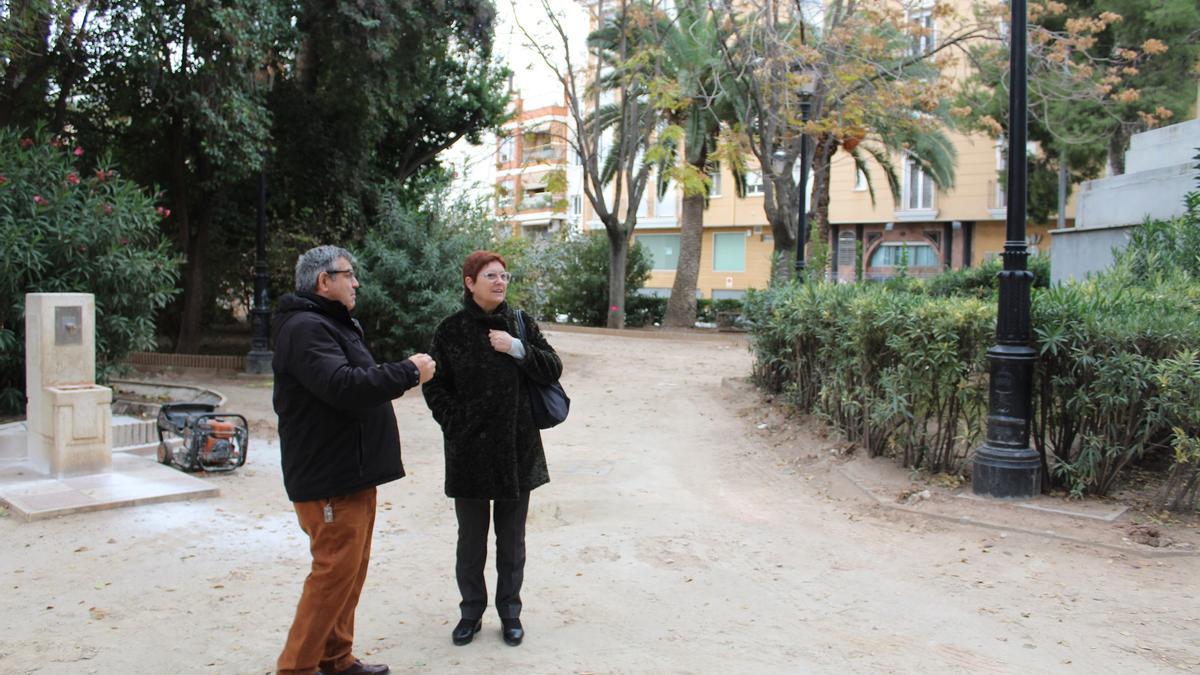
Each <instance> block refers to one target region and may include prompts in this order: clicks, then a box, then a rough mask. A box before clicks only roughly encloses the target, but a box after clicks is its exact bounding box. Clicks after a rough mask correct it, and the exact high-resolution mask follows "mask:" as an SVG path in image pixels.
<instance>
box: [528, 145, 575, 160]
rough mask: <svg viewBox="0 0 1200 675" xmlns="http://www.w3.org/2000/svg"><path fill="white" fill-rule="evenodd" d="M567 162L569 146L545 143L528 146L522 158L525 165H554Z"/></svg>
mask: <svg viewBox="0 0 1200 675" xmlns="http://www.w3.org/2000/svg"><path fill="white" fill-rule="evenodd" d="M565 161H567V146H565V145H555V144H553V143H544V144H542V145H532V146H526V147H525V151H524V154H523V155H522V156H521V162H522V163H523V164H547V163H548V164H553V163H555V162H565Z"/></svg>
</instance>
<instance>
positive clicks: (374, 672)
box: [336, 659, 392, 675]
mask: <svg viewBox="0 0 1200 675" xmlns="http://www.w3.org/2000/svg"><path fill="white" fill-rule="evenodd" d="M390 672H392V671H391V669H390V668H388V667H387V666H385V665H383V664H382V663H363V662H362V661H359V660H358V659H354V663H353V664H351V665H350V667H349V668H347V669H345V670H339V671H338V672H337V674H336V675H386V674H387V673H390Z"/></svg>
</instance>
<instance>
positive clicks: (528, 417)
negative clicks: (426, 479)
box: [423, 298, 562, 499]
mask: <svg viewBox="0 0 1200 675" xmlns="http://www.w3.org/2000/svg"><path fill="white" fill-rule="evenodd" d="M491 329H496V330H504V331H507V332H508V333H510V334H511V335H513V336H514V337H516V336H518V335H519V333H518V331H517V323H516V318H515V317H514V316H513V313H512V310H510V309H509V307H508V304H507V303H501V304H500V306H498V307H497V308H496V309H495V310H494V311H493V312H492V313H490V314H489V313H486V312H484V311H483V309H481V308H480V307H479V305H477V304H475V302H474V301H473V300H471V299H469V298H468V299H465V300H464V301H463V309H461V310H459V311H458V312H455V313H454V314H451V315H450V316H449V317H447V318H446V319H445V320H443V321H442V323H441V324H440V325H438V327H437V331H436V332H435V333H434V335H433V344H432V345H431V346H430V349H429V354H430V356H432V357H433V358H434V359H435V360H436V361H437V373H436V375H434V377H433V379H432V380H430V381H428V382H426V383H425V385H424V387H423V391H424V393H425V403H426V404H428V405H429V409H430V410H431V411H432V412H433V417H434V419H435V420H437V422H438V424H440V425H441V426H442V436H443V438H444V440H445V452H446V496H447V497H454V498H465V499H515V498H517V496H518V495H519V494H520V493H522V492H528V491H530V490H532V489H534V488H536V487H538V486H539V485H543V484H545V483H547V482H549V481H550V474H549V472H548V471H547V469H546V453H545V452H544V451H543V450H542V436H541V432H540V431H539V430H538V428H537V425H536V424H534V423H533V415H532V413H531V411H530V404H529V392H528V391H527V384H528V383H527V381H526V378H530V379H533V380H535V381H537V382H542V383H546V384H549V383H552V382H555V381H557V380H558V378H559V375H561V374H562V361H560V360H559V358H558V355H557V354H555V353H554V348H553V347H551V346H550V343H548V342H546V338H544V337H543V336H542V332H541V331H540V330H539V329H538V326H537V323H535V322H534V321H533V319H532V318H531V317H530V316H529V315H528V314H526V315H525V332H526V336H525V337H526V339H525V341H524V345H525V358H524V359H522V360H520V361H518V360H516V359H514V358H513V357H511V356H509V355H508V354H502V353H500V352H497V351H496V350H495V349H493V348H492V345H491V342H490V341H489V340H488V331H489V330H491Z"/></svg>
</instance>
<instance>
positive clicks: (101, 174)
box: [96, 169, 109, 183]
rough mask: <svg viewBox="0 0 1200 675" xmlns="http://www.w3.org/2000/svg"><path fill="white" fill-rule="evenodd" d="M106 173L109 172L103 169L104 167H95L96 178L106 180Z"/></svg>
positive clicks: (101, 180)
mask: <svg viewBox="0 0 1200 675" xmlns="http://www.w3.org/2000/svg"><path fill="white" fill-rule="evenodd" d="M108 174H109V172H107V171H105V170H104V169H96V180H98V181H100V182H101V183H103V182H104V181H106V180H108Z"/></svg>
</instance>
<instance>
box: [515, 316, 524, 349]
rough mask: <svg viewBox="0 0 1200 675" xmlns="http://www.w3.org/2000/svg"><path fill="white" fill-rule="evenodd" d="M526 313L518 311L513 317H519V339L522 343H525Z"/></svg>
mask: <svg viewBox="0 0 1200 675" xmlns="http://www.w3.org/2000/svg"><path fill="white" fill-rule="evenodd" d="M524 314H525V312H522V311H521V310H519V309H518V310H517V311H515V312H513V315H514V316H516V317H517V337H519V338H521V342H524V341H525V317H524Z"/></svg>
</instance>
